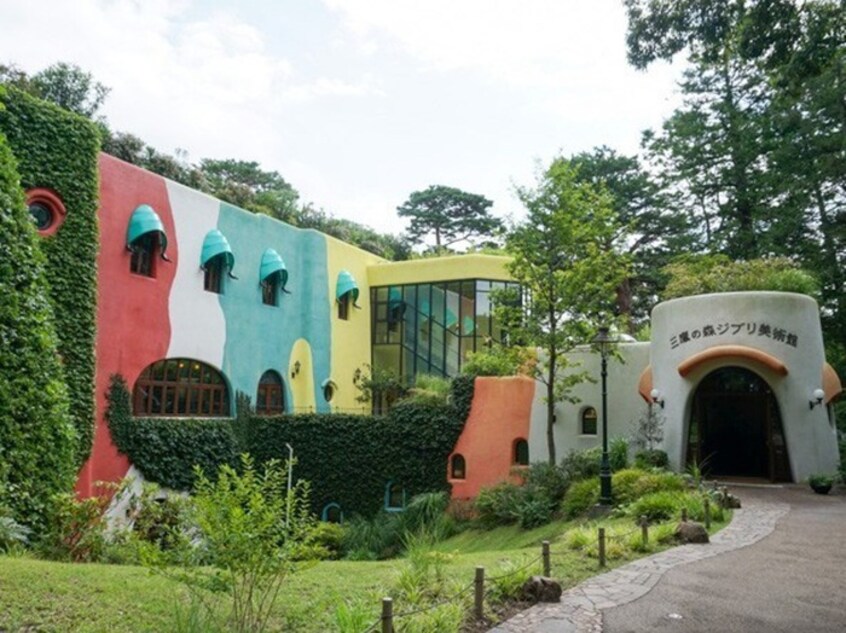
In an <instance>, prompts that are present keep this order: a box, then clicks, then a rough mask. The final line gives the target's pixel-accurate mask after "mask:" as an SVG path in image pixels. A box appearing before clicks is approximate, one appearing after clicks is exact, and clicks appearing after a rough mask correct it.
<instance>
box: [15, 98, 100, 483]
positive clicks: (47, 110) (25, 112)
mask: <svg viewBox="0 0 846 633" xmlns="http://www.w3.org/2000/svg"><path fill="white" fill-rule="evenodd" d="M0 103H2V104H3V106H4V107H3V108H0V132H2V133H4V134H5V135H6V137H7V139H8V141H9V145H10V147H11V148H12V153H13V154H14V155H15V158H16V159H17V163H18V171H19V173H20V179H21V185H22V186H23V188H24V189H31V188H35V187H45V188H49V189H52V190H53V191H55V192H56V193H57V194H58V195H59V197H60V198H61V199H62V202H63V203H64V206H65V209H66V210H67V217H66V218H65V221H64V223H63V224H62V226H61V228H60V229H59V231H58V232H57V233H56V234H55V235H53V236H51V237H45V238H42V239H41V240H40V246H41V250H42V251H43V253H44V254H45V255H46V260H47V261H46V271H47V280H48V282H49V285H50V294H49V296H50V300H51V303H52V305H53V312H54V315H55V320H56V331H57V334H58V351H59V355H60V357H61V359H62V363H63V366H64V375H65V381H66V383H67V387H68V393H69V395H70V413H71V415H72V417H73V421H74V426H75V427H76V430H77V434H78V436H79V442H78V445H77V446H78V448H77V451H76V464H77V466H81V465H82V463H83V462H84V461H85V460H86V459H87V458H88V456H89V455H90V453H91V444H92V441H93V437H94V337H95V332H96V322H95V320H96V302H97V247H98V230H97V194H98V191H97V155H98V152H99V137H98V135H97V132H96V129H95V127H94V125H93V124H92V123H91V122H90V121H88V120H87V119H84V118H82V117H80V116H77V115H75V114H72V113H70V112H67V111H66V110H63V109H61V108H59V107H58V106H56V105H53V104H52V103H47V102H45V101H41V100H38V99H36V98H34V97H32V96H30V95H27V94H25V93H23V92H20V91H18V90H15V89H13V88H9V89H8V90H7V91H6V92H5V94H3V95H2V96H0Z"/></svg>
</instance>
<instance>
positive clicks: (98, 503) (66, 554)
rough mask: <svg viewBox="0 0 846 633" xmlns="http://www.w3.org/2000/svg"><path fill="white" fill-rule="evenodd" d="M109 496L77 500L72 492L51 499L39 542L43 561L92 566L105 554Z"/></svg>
mask: <svg viewBox="0 0 846 633" xmlns="http://www.w3.org/2000/svg"><path fill="white" fill-rule="evenodd" d="M110 499H111V496H110V495H108V494H103V495H99V496H94V497H89V498H87V499H77V497H76V495H75V494H73V493H69V492H68V493H60V494H58V495H56V496H55V497H54V499H53V504H52V513H51V516H50V521H49V524H48V525H49V529H48V530H47V532H45V533H44V535H43V536H42V538H41V540H40V541H39V544H38V548H39V550H40V554H41V555H42V556H44V557H45V558H49V559H51V560H59V561H69V562H74V563H93V562H100V561H102V560H103V559H104V555H105V553H106V544H107V543H106V531H107V523H106V519H105V515H104V512H105V509H106V507H107V506H108V504H109V501H110Z"/></svg>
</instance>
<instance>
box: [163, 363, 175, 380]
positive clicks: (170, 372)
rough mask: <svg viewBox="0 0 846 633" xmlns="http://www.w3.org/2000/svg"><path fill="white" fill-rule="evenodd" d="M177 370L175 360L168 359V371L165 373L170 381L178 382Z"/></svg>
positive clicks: (166, 378)
mask: <svg viewBox="0 0 846 633" xmlns="http://www.w3.org/2000/svg"><path fill="white" fill-rule="evenodd" d="M176 372H177V366H176V361H175V360H169V361H167V372H166V374H165V380H167V381H169V382H176Z"/></svg>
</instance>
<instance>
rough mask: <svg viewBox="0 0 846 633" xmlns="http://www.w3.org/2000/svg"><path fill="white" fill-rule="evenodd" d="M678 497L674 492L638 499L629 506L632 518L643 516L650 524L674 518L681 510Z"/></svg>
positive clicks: (656, 493) (653, 494) (659, 493)
mask: <svg viewBox="0 0 846 633" xmlns="http://www.w3.org/2000/svg"><path fill="white" fill-rule="evenodd" d="M681 506H682V503H681V499H680V496H679V495H678V494H677V493H675V492H669V491H662V492H653V493H650V494H647V495H644V496H643V497H640V498H639V499H637V500H636V501H634V502H633V503H632V504H631V505H630V506H629V513H630V514H631V515H632V516H634V517H642V516H645V517H646V518H647V519H648V520H649V521H650V522H660V521H666V520H668V519H672V518H676V517H677V516H678V514H679V512H680V510H681Z"/></svg>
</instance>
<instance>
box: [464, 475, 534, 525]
mask: <svg viewBox="0 0 846 633" xmlns="http://www.w3.org/2000/svg"><path fill="white" fill-rule="evenodd" d="M522 496H523V491H522V489H521V487H520V486H517V485H515V484H512V483H509V482H502V483H498V484H496V485H495V486H491V487H489V488H482V489H481V490H480V491H479V494H478V495H477V496H476V501H475V503H476V512H477V513H478V516H479V521H480V522H481V523H482V524H483V525H487V526H495V525H507V524H509V523H514V522H515V521H516V520H517V517H516V508H517V506H518V505H519V503H520V501H521V499H522Z"/></svg>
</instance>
